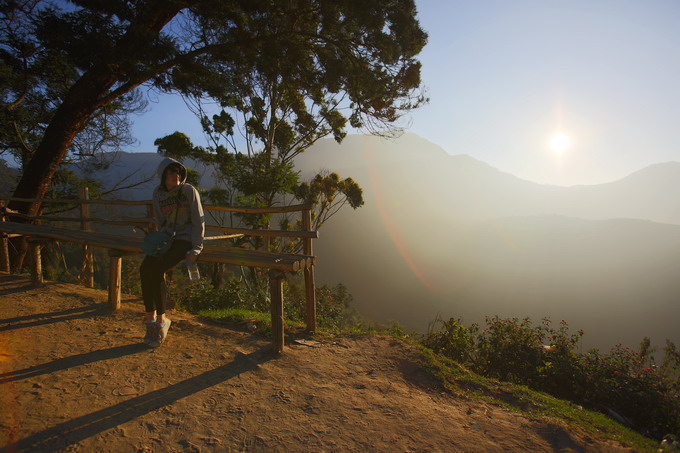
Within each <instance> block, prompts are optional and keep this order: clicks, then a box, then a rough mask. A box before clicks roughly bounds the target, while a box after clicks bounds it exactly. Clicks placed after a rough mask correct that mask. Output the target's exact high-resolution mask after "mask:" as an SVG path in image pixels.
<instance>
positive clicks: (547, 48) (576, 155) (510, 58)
mask: <svg viewBox="0 0 680 453" xmlns="http://www.w3.org/2000/svg"><path fill="white" fill-rule="evenodd" d="M417 6H418V12H419V18H420V21H421V24H422V26H423V28H424V29H425V30H426V31H427V32H428V34H429V36H430V38H429V43H428V45H427V46H426V48H425V50H424V51H423V53H422V54H421V55H420V59H421V61H422V63H423V82H424V85H425V87H426V88H427V94H428V96H429V98H430V104H429V105H427V106H426V107H423V108H422V109H420V110H419V111H418V112H416V113H414V114H412V118H411V119H412V123H411V127H410V128H409V131H411V132H414V133H416V134H418V135H420V136H422V137H424V138H427V139H428V140H430V141H432V142H434V143H436V144H438V145H440V146H442V147H443V148H444V149H445V150H446V151H447V152H449V153H450V154H468V155H470V156H472V157H474V158H476V159H479V160H482V161H484V162H487V163H489V164H491V165H493V166H494V167H496V168H498V169H500V170H503V171H506V172H509V173H512V174H514V175H516V176H519V177H521V178H524V179H528V180H531V181H535V182H540V183H548V184H559V185H572V184H597V183H602V182H608V181H612V180H615V179H618V178H621V177H623V176H626V175H627V174H629V173H632V172H634V171H636V170H639V169H641V168H643V167H645V166H648V165H651V164H654V163H658V162H666V161H671V160H680V157H679V153H680V26H678V24H679V23H680V1H676V0H646V1H641V0H635V1H632V0H631V1H629V0H569V1H567V0H563V1H552V0H475V1H469V0H460V1H459V0H455V1H451V0H450V1H447V2H444V1H441V0H417ZM175 130H180V131H183V132H186V133H188V134H189V135H190V136H192V138H193V139H194V140H195V141H197V142H199V141H200V140H201V136H202V134H201V133H200V128H199V125H198V122H197V121H196V120H195V119H194V118H193V117H192V115H191V114H190V113H188V111H187V110H186V107H185V106H184V104H183V102H182V100H181V98H179V97H173V98H166V97H164V98H162V99H159V102H158V103H151V104H150V111H149V112H147V113H146V114H144V115H143V116H138V117H136V118H135V129H134V133H135V135H136V136H137V138H138V139H139V140H140V146H139V147H137V148H135V149H130V151H133V150H134V151H153V150H155V148H154V147H153V140H154V139H155V138H157V137H160V136H163V135H165V134H168V133H172V132H173V131H175ZM557 132H562V133H563V134H564V135H565V136H566V137H567V139H568V142H569V147H568V148H567V149H566V150H565V151H563V152H562V153H558V152H556V151H554V150H551V148H550V146H549V141H550V139H551V138H552V137H553V136H554V135H555V134H556V133H557ZM414 152H417V150H414Z"/></svg>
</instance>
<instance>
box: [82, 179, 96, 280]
mask: <svg viewBox="0 0 680 453" xmlns="http://www.w3.org/2000/svg"><path fill="white" fill-rule="evenodd" d="M79 196H80V199H81V200H89V199H90V197H89V190H88V188H87V187H81V188H80V194H79ZM80 217H81V218H82V219H87V218H89V217H90V205H89V204H87V203H80ZM80 229H81V230H83V231H90V222H88V221H86V220H83V221H81V222H80ZM83 253H84V255H85V267H84V269H83V275H82V282H83V284H84V285H85V286H87V287H88V288H94V259H93V257H92V248H91V247H90V246H89V245H87V244H85V245H83Z"/></svg>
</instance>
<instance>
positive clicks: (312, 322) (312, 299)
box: [302, 209, 316, 332]
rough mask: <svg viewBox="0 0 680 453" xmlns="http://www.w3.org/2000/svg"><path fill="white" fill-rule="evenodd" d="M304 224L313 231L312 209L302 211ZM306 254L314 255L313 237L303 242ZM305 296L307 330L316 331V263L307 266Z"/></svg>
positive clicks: (306, 228)
mask: <svg viewBox="0 0 680 453" xmlns="http://www.w3.org/2000/svg"><path fill="white" fill-rule="evenodd" d="M302 226H303V227H304V229H305V230H307V231H312V211H311V210H309V209H306V210H304V211H302ZM302 253H304V254H305V255H309V256H312V255H314V250H313V248H312V239H311V238H305V239H304V244H303V252H302ZM305 296H306V300H307V305H306V310H305V321H306V324H307V330H308V331H310V332H314V331H316V288H315V285H314V265H313V264H312V265H310V266H308V267H305Z"/></svg>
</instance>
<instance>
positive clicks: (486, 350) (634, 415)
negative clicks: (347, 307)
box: [423, 316, 680, 439]
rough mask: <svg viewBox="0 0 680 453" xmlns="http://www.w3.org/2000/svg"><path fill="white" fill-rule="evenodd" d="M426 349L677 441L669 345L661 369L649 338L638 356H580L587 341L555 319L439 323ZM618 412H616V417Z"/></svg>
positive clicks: (679, 367) (678, 411) (674, 360)
mask: <svg viewBox="0 0 680 453" xmlns="http://www.w3.org/2000/svg"><path fill="white" fill-rule="evenodd" d="M438 323H439V324H440V329H439V330H435V329H431V331H430V332H428V334H427V335H426V336H425V337H424V338H423V344H424V345H425V346H426V347H428V348H430V349H432V350H434V351H435V352H438V353H441V354H444V355H446V356H447V357H449V358H451V359H453V360H456V361H458V362H461V363H463V364H465V365H467V366H468V367H469V368H470V369H472V370H473V371H475V372H476V373H479V374H481V375H484V376H487V377H493V378H498V379H501V380H507V381H512V382H516V383H520V384H524V385H527V386H530V387H532V388H534V389H536V390H541V391H545V392H547V393H550V394H552V395H554V396H557V397H559V398H563V399H569V400H571V401H573V402H576V403H579V404H583V405H587V406H589V407H592V408H593V409H597V410H600V411H602V412H604V413H607V414H609V415H612V413H615V414H618V415H621V416H623V417H624V422H625V421H626V420H628V423H629V424H631V425H632V426H633V427H634V428H635V429H637V430H638V431H640V432H641V433H643V434H645V435H648V436H651V437H655V438H657V439H660V438H661V437H662V436H663V435H664V434H675V435H678V434H680V354H678V353H677V350H676V348H675V345H673V343H671V342H670V341H667V345H666V348H664V353H665V358H664V360H663V363H662V365H661V366H656V365H655V364H654V359H653V357H652V356H651V353H652V352H653V348H651V345H650V341H649V339H648V338H645V339H644V340H643V341H642V343H641V345H640V349H639V351H635V350H632V349H630V348H626V347H624V346H622V345H617V346H616V347H614V348H612V350H611V351H610V352H609V353H601V352H600V351H598V350H596V349H592V350H590V351H588V352H587V353H586V354H582V353H578V352H577V351H576V349H577V346H578V345H579V342H580V340H581V337H582V336H583V331H582V330H579V331H578V332H577V333H575V334H571V333H570V332H569V328H568V325H567V323H566V322H565V321H561V322H560V324H559V327H558V328H556V329H555V328H553V327H552V323H551V321H550V319H547V318H546V319H544V320H543V323H542V325H540V326H534V325H532V323H531V320H530V319H529V318H526V319H524V320H521V321H520V320H519V319H517V318H511V319H501V318H499V317H498V316H495V317H493V318H487V319H486V327H485V328H484V329H480V327H479V326H478V325H477V324H472V326H470V327H469V328H468V327H466V326H464V325H463V323H462V320H461V319H453V318H451V319H450V320H448V321H443V320H438ZM612 411H613V412H612Z"/></svg>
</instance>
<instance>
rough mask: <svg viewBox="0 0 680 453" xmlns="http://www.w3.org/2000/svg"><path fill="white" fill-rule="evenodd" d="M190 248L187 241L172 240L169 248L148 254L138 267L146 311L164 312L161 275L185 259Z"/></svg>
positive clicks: (189, 243)
mask: <svg viewBox="0 0 680 453" xmlns="http://www.w3.org/2000/svg"><path fill="white" fill-rule="evenodd" d="M189 250H191V242H189V241H179V240H178V241H172V245H171V246H170V249H169V250H168V251H167V252H165V253H164V254H162V255H160V256H148V255H147V257H146V258H144V261H142V265H141V266H140V267H139V277H140V279H141V281H142V298H143V299H144V308H145V309H146V312H147V313H150V312H152V311H154V310H156V315H157V316H158V315H162V314H163V313H165V299H164V298H163V297H162V295H161V286H162V285H163V276H164V275H165V271H167V270H168V269H171V268H173V267H174V266H175V265H176V264H177V263H179V262H180V261H182V260H184V259H186V254H187V252H188V251H189Z"/></svg>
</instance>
